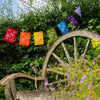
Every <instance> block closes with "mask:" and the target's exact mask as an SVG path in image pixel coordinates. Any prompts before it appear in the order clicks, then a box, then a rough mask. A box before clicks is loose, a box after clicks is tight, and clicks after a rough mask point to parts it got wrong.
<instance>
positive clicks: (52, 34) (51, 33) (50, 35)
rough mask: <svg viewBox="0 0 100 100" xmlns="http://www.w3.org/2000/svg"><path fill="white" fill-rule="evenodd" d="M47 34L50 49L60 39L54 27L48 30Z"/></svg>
mask: <svg viewBox="0 0 100 100" xmlns="http://www.w3.org/2000/svg"><path fill="white" fill-rule="evenodd" d="M46 33H47V36H48V38H49V40H48V41H47V47H48V48H49V47H50V44H52V43H53V42H54V41H55V40H56V39H57V38H58V37H57V33H56V30H55V28H54V27H52V28H50V29H48V30H46Z"/></svg>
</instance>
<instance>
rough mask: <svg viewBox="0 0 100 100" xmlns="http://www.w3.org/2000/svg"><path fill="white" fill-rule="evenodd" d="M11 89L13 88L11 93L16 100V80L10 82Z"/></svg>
mask: <svg viewBox="0 0 100 100" xmlns="http://www.w3.org/2000/svg"><path fill="white" fill-rule="evenodd" d="M10 87H11V93H12V96H13V99H14V100H15V98H16V92H17V91H16V85H15V80H14V79H13V80H11V81H10Z"/></svg>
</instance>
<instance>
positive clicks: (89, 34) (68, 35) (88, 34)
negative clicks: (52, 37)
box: [42, 30, 100, 77]
mask: <svg viewBox="0 0 100 100" xmlns="http://www.w3.org/2000/svg"><path fill="white" fill-rule="evenodd" d="M96 35H98V34H96V33H94V32H91V31H87V30H74V31H70V32H68V33H66V34H65V35H63V36H61V37H60V38H58V39H57V40H56V41H55V42H54V43H53V44H52V46H51V47H50V49H49V50H48V52H47V54H46V57H45V60H44V62H43V66H42V76H43V77H44V76H45V74H46V68H47V64H48V61H49V58H50V56H51V55H52V52H53V51H54V50H55V49H56V47H57V46H58V45H59V44H60V43H61V42H63V41H64V40H66V39H69V38H71V37H77V36H81V37H87V38H89V39H94V38H95V39H96ZM99 36H100V35H99Z"/></svg>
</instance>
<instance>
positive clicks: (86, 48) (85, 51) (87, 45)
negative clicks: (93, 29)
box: [83, 39, 91, 57]
mask: <svg viewBox="0 0 100 100" xmlns="http://www.w3.org/2000/svg"><path fill="white" fill-rule="evenodd" d="M90 41H91V39H88V42H87V44H86V47H85V50H84V53H83V57H85V55H86V53H87V50H88V47H89V44H90Z"/></svg>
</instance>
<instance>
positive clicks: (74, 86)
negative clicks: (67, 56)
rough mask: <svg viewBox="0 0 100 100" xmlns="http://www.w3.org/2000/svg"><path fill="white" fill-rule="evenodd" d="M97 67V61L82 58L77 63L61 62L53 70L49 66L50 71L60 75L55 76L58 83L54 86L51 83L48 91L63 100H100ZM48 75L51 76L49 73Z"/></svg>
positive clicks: (99, 82)
mask: <svg viewBox="0 0 100 100" xmlns="http://www.w3.org/2000/svg"><path fill="white" fill-rule="evenodd" d="M99 67H100V66H99V64H98V62H97V61H96V62H95V61H88V60H86V59H84V58H81V59H79V60H78V61H77V63H71V64H68V63H64V62H62V64H59V65H56V67H55V68H54V67H52V66H51V67H50V70H54V71H56V72H58V71H59V73H61V75H60V76H59V75H58V74H57V76H56V80H59V81H58V82H57V83H56V82H55V83H56V84H53V82H52V84H51V85H50V86H49V89H50V90H51V91H54V92H55V94H56V95H57V93H60V94H61V98H62V99H63V100H100V91H99V90H100V73H99V72H100V69H99ZM48 73H49V72H48ZM62 73H63V74H62ZM49 74H51V75H52V73H51V72H50V73H49ZM63 80H65V81H63ZM47 84H48V82H47ZM47 84H46V85H47ZM55 94H54V93H53V95H55Z"/></svg>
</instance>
